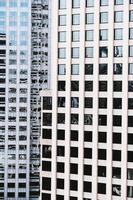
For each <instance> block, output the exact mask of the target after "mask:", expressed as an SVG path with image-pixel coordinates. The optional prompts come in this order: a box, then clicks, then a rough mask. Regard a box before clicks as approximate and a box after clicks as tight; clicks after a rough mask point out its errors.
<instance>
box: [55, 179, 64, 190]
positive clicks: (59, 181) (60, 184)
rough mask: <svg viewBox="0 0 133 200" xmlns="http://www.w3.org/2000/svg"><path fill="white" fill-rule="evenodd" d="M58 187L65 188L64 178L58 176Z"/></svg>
mask: <svg viewBox="0 0 133 200" xmlns="http://www.w3.org/2000/svg"><path fill="white" fill-rule="evenodd" d="M56 187H57V189H64V179H61V178H57V186H56Z"/></svg>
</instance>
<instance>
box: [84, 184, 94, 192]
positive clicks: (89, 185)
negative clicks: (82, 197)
mask: <svg viewBox="0 0 133 200" xmlns="http://www.w3.org/2000/svg"><path fill="white" fill-rule="evenodd" d="M83 191H84V192H89V193H90V192H91V191H92V183H91V182H87V181H84V185H83Z"/></svg>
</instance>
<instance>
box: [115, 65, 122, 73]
mask: <svg viewBox="0 0 133 200" xmlns="http://www.w3.org/2000/svg"><path fill="white" fill-rule="evenodd" d="M113 73H114V74H117V75H118V74H122V63H114V65H113Z"/></svg>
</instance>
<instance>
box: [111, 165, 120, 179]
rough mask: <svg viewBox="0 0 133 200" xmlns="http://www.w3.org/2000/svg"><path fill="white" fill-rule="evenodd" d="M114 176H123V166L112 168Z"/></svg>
mask: <svg viewBox="0 0 133 200" xmlns="http://www.w3.org/2000/svg"><path fill="white" fill-rule="evenodd" d="M112 178H121V168H119V167H113V168H112Z"/></svg>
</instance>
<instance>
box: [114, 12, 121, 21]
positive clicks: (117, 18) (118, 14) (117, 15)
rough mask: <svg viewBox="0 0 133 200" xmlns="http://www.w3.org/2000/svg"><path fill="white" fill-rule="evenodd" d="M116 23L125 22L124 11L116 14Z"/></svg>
mask: <svg viewBox="0 0 133 200" xmlns="http://www.w3.org/2000/svg"><path fill="white" fill-rule="evenodd" d="M114 22H116V23H119V22H123V11H115V12H114Z"/></svg>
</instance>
